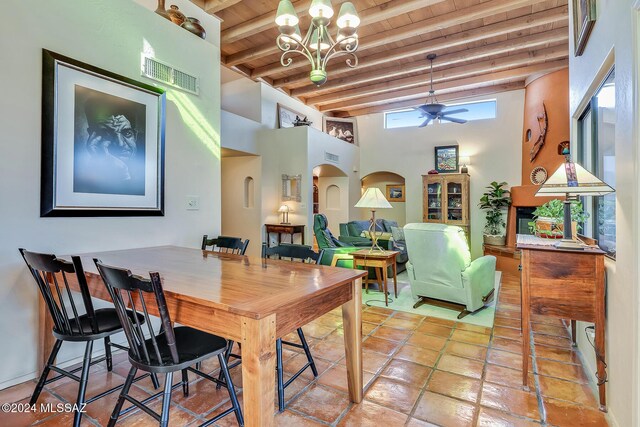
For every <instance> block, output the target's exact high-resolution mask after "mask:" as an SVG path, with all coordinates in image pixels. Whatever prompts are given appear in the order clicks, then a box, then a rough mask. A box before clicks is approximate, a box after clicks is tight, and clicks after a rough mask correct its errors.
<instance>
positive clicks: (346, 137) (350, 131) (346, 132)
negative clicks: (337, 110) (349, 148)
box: [322, 116, 358, 145]
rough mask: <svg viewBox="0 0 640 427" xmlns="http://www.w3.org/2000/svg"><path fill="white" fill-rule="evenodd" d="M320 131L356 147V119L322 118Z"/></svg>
mask: <svg viewBox="0 0 640 427" xmlns="http://www.w3.org/2000/svg"><path fill="white" fill-rule="evenodd" d="M322 130H323V131H324V132H325V133H328V134H329V135H331V136H335V137H336V138H338V139H341V140H343V141H346V142H348V143H350V144H356V145H358V125H357V123H356V119H341V118H338V117H326V116H325V117H323V118H322Z"/></svg>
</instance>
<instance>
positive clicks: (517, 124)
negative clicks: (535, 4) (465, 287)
mask: <svg viewBox="0 0 640 427" xmlns="http://www.w3.org/2000/svg"><path fill="white" fill-rule="evenodd" d="M490 98H495V99H496V100H497V117H496V119H494V120H478V121H471V122H468V123H466V124H464V125H458V124H453V123H447V124H444V123H443V124H439V125H433V126H427V127H426V128H417V127H416V128H399V129H385V128H384V114H372V115H367V116H362V117H358V132H359V143H360V176H366V175H368V174H370V173H373V172H378V171H386V172H393V173H396V174H398V175H401V176H403V177H404V178H405V189H406V200H407V202H406V203H405V209H406V222H407V223H411V222H422V176H421V175H423V174H426V173H427V172H428V171H429V170H431V169H434V168H435V164H434V156H435V155H434V149H435V147H436V146H440V145H452V144H458V145H459V146H460V154H461V155H468V156H470V157H471V165H470V166H469V174H470V175H471V200H470V203H471V252H472V255H473V257H474V258H475V257H478V256H480V255H481V254H482V230H483V229H484V213H483V212H482V211H481V210H480V209H477V208H476V205H477V203H478V200H479V199H480V195H481V194H482V192H483V191H484V187H485V186H486V185H488V184H489V183H490V182H491V181H506V182H507V183H508V184H509V186H512V185H520V178H521V177H520V175H521V158H522V157H521V154H522V123H523V117H524V90H518V91H512V92H505V93H500V94H497V95H495V96H491V97H483V98H479V99H490ZM380 215H381V216H382V217H384V212H380Z"/></svg>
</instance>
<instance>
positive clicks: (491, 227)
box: [478, 181, 511, 245]
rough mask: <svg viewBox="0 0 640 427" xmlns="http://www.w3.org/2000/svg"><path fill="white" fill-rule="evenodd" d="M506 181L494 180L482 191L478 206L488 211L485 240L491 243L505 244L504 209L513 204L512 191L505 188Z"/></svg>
mask: <svg viewBox="0 0 640 427" xmlns="http://www.w3.org/2000/svg"><path fill="white" fill-rule="evenodd" d="M506 185H507V183H506V182H497V181H493V182H492V183H491V184H489V185H488V186H487V187H486V191H485V192H484V193H482V197H481V198H480V203H478V207H479V208H480V209H484V210H486V211H487V214H486V217H485V218H486V225H485V227H484V241H485V243H489V244H494V245H495V244H497V245H504V242H505V233H504V227H505V226H506V223H505V221H504V210H505V209H506V208H508V207H509V205H510V204H511V197H510V196H511V193H510V192H509V190H508V189H506V188H504V187H505V186H506Z"/></svg>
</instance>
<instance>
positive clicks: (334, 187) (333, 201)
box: [318, 176, 350, 236]
mask: <svg viewBox="0 0 640 427" xmlns="http://www.w3.org/2000/svg"><path fill="white" fill-rule="evenodd" d="M318 211H319V212H320V213H322V214H325V215H326V217H327V223H328V224H329V230H332V232H333V233H334V234H335V235H336V236H338V235H339V233H340V224H341V223H345V222H349V219H350V218H349V178H348V177H346V176H321V177H318Z"/></svg>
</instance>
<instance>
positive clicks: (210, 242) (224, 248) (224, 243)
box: [202, 234, 249, 255]
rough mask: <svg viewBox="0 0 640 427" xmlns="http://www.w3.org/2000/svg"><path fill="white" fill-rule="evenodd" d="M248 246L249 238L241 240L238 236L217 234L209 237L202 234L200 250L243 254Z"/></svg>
mask: <svg viewBox="0 0 640 427" xmlns="http://www.w3.org/2000/svg"><path fill="white" fill-rule="evenodd" d="M248 246H249V239H247V240H245V241H244V242H243V241H242V239H241V238H239V237H229V236H218V237H217V238H215V239H209V236H207V235H206V234H205V235H204V236H202V250H203V251H204V250H208V251H214V252H223V253H230V254H237V255H244V253H245V252H246V251H247V247H248Z"/></svg>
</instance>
